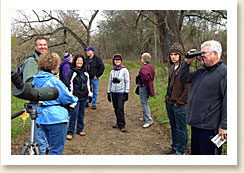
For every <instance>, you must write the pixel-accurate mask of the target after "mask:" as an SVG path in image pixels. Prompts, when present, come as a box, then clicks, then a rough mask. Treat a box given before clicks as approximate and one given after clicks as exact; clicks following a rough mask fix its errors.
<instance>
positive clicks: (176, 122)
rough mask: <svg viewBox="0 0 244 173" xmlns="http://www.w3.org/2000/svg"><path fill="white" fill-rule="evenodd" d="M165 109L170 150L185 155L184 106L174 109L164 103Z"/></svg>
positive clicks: (172, 106)
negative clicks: (168, 122)
mask: <svg viewBox="0 0 244 173" xmlns="http://www.w3.org/2000/svg"><path fill="white" fill-rule="evenodd" d="M166 109H167V112H168V118H169V121H170V126H171V134H172V145H171V146H172V148H173V149H176V151H177V152H180V153H182V154H183V153H185V150H186V147H187V143H188V133H187V126H186V108H185V106H184V105H182V106H180V107H176V106H175V105H174V104H168V103H167V102H166Z"/></svg>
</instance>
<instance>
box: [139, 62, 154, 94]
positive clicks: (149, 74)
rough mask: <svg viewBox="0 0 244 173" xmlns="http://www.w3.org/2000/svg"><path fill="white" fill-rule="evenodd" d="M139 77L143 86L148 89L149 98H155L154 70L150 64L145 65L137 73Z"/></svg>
mask: <svg viewBox="0 0 244 173" xmlns="http://www.w3.org/2000/svg"><path fill="white" fill-rule="evenodd" d="M139 75H140V77H141V80H142V83H143V85H145V86H146V87H147V88H148V92H149V95H150V96H151V97H154V96H155V93H154V86H153V80H154V76H155V70H154V68H153V67H152V66H151V64H145V65H143V66H142V67H141V69H140V71H139Z"/></svg>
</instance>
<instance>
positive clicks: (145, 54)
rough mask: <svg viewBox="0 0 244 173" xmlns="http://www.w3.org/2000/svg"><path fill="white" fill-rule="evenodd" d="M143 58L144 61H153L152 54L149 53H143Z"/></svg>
mask: <svg viewBox="0 0 244 173" xmlns="http://www.w3.org/2000/svg"><path fill="white" fill-rule="evenodd" d="M141 58H142V59H143V60H144V61H149V62H150V61H151V55H150V54H149V53H143V54H142V56H141Z"/></svg>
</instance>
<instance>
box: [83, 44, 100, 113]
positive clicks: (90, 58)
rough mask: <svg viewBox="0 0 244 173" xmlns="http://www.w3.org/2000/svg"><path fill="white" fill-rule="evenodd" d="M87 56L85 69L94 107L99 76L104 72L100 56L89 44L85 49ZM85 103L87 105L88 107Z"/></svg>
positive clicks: (93, 107)
mask: <svg viewBox="0 0 244 173" xmlns="http://www.w3.org/2000/svg"><path fill="white" fill-rule="evenodd" d="M85 51H86V54H87V58H86V59H85V62H86V69H87V71H88V74H89V78H90V80H91V85H92V89H93V96H92V109H93V110H95V109H96V105H97V96H98V87H99V77H100V76H102V74H103V72H104V64H103V61H102V59H101V58H99V57H98V56H97V55H95V54H94V48H93V47H91V46H89V47H87V48H86V49H85ZM88 106H89V105H88V103H87V107H88Z"/></svg>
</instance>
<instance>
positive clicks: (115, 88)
mask: <svg viewBox="0 0 244 173" xmlns="http://www.w3.org/2000/svg"><path fill="white" fill-rule="evenodd" d="M122 61H123V58H122V56H121V55H120V54H115V55H114V56H113V59H112V63H113V70H112V71H111V72H110V77H109V82H108V96H107V97H108V101H109V102H111V101H112V102H113V107H114V113H115V115H116V120H117V123H116V124H115V125H114V126H113V128H120V130H121V131H122V132H126V128H125V116H124V104H125V102H126V101H127V100H128V94H129V89H130V75H129V71H128V70H127V68H126V67H125V66H123V65H122ZM111 95H112V99H111Z"/></svg>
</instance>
